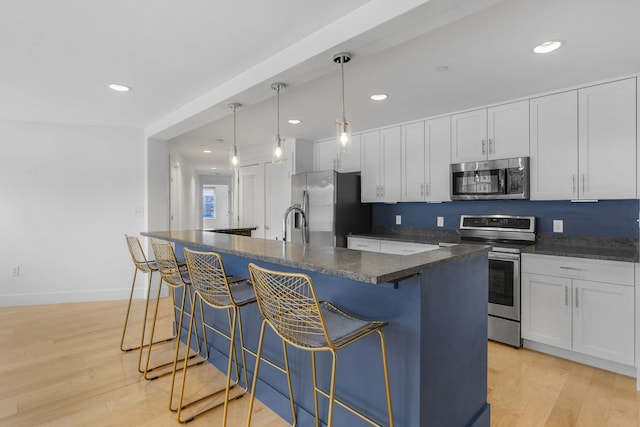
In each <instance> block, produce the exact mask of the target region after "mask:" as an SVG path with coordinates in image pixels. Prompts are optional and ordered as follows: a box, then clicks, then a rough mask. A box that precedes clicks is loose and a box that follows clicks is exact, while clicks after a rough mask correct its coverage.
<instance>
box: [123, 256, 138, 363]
mask: <svg viewBox="0 0 640 427" xmlns="http://www.w3.org/2000/svg"><path fill="white" fill-rule="evenodd" d="M137 275H138V268H137V267H135V270H133V281H132V282H131V293H130V294H129V304H128V305H127V314H126V316H125V317H124V327H123V328H122V338H121V339H120V351H131V350H136V349H137V347H131V348H124V335H125V333H126V332H127V324H128V323H129V312H130V311H131V300H132V299H133V288H134V287H135V286H136V276H137Z"/></svg>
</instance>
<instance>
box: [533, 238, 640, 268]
mask: <svg viewBox="0 0 640 427" xmlns="http://www.w3.org/2000/svg"><path fill="white" fill-rule="evenodd" d="M522 253H531V254H539V255H555V256H567V257H576V258H591V259H602V260H609V261H623V262H638V239H631V238H625V237H599V236H568V235H563V234H558V235H555V234H539V235H538V236H536V244H535V245H533V246H529V247H527V248H525V249H523V250H522Z"/></svg>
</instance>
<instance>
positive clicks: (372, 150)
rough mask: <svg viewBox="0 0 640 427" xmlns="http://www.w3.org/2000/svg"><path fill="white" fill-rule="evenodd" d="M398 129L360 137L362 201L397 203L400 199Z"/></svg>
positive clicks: (399, 142) (399, 134) (388, 129)
mask: <svg viewBox="0 0 640 427" xmlns="http://www.w3.org/2000/svg"><path fill="white" fill-rule="evenodd" d="M400 145H401V131H400V126H396V127H392V128H387V129H382V130H380V131H373V132H367V133H363V134H361V141H360V150H361V162H362V163H361V166H362V195H361V198H362V201H363V202H390V203H393V202H397V201H399V200H400V196H401V191H400V188H401V167H402V162H401V156H400V152H401V151H400Z"/></svg>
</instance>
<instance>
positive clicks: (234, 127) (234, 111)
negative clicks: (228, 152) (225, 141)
mask: <svg viewBox="0 0 640 427" xmlns="http://www.w3.org/2000/svg"><path fill="white" fill-rule="evenodd" d="M237 152H238V147H237V146H236V107H235V105H234V106H233V155H234V156H235V155H236V154H237Z"/></svg>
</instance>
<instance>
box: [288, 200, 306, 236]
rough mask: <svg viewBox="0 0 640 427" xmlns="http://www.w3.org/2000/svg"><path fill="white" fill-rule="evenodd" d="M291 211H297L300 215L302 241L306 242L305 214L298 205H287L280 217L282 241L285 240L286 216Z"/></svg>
mask: <svg viewBox="0 0 640 427" xmlns="http://www.w3.org/2000/svg"><path fill="white" fill-rule="evenodd" d="M291 212H298V213H300V215H301V216H302V243H304V244H306V243H307V216H306V215H305V214H304V211H303V210H302V208H301V207H300V205H293V206H289V207H288V208H287V210H286V211H284V215H283V217H282V241H283V242H286V241H287V217H288V216H289V214H290V213H291Z"/></svg>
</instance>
